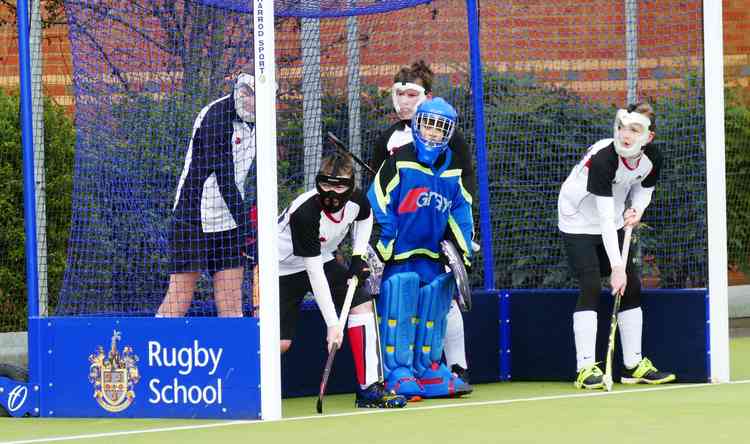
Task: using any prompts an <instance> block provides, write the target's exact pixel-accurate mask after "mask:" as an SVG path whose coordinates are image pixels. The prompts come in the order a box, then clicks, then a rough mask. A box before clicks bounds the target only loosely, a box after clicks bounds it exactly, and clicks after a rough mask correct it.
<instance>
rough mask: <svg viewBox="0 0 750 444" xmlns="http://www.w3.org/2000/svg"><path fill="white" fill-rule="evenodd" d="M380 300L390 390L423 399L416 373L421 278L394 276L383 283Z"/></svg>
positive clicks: (422, 391)
mask: <svg viewBox="0 0 750 444" xmlns="http://www.w3.org/2000/svg"><path fill="white" fill-rule="evenodd" d="M378 299H379V300H378V311H379V315H380V326H379V328H380V341H381V344H382V351H383V371H384V376H385V382H386V388H387V389H388V390H393V391H395V392H396V393H397V394H400V395H404V396H406V397H414V396H423V394H424V390H423V388H422V386H421V384H420V383H419V382H418V381H417V379H416V378H415V377H414V372H413V370H412V365H413V360H414V338H415V335H416V314H417V303H418V300H419V275H418V274H416V273H396V274H394V275H392V276H390V277H389V278H388V279H386V280H385V281H383V284H382V286H381V288H380V296H379V297H378Z"/></svg>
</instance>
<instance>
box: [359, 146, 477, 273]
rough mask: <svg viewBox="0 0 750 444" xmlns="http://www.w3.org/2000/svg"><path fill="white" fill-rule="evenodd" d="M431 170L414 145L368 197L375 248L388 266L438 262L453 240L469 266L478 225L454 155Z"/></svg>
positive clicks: (394, 159)
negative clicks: (444, 244)
mask: <svg viewBox="0 0 750 444" xmlns="http://www.w3.org/2000/svg"><path fill="white" fill-rule="evenodd" d="M435 165H440V166H439V167H434V166H433V167H430V166H427V165H425V164H423V163H420V162H419V161H418V160H417V154H416V148H415V147H414V144H411V143H410V144H408V145H406V146H404V147H403V148H401V149H399V150H398V152H396V154H394V155H393V156H391V157H390V158H388V159H387V160H386V161H385V163H383V165H382V167H381V168H380V170H379V171H378V173H377V175H376V176H375V180H374V181H373V183H372V185H371V186H370V189H369V191H368V192H367V198H368V199H369V200H370V206H371V207H372V210H373V214H374V216H375V226H374V228H373V235H372V237H371V243H372V245H373V247H374V248H375V250H376V251H377V252H378V254H379V255H380V256H381V258H382V259H383V260H384V261H403V260H406V259H410V258H414V257H427V258H430V259H438V258H439V257H440V252H441V248H440V241H442V240H443V239H446V238H449V239H452V240H454V241H455V244H456V246H457V247H458V248H459V249H460V250H461V251H462V252H463V255H464V261H465V262H466V264H467V265H468V264H469V257H470V256H471V248H470V247H471V239H472V235H473V233H474V225H473V221H472V216H471V195H470V194H469V192H468V191H467V190H466V188H464V186H463V183H462V182H461V173H462V169H461V166H460V163H459V161H458V160H457V159H456V157H455V156H454V155H453V152H452V151H451V150H450V149H447V150H446V151H445V153H444V154H443V155H441V156H440V157H439V158H438V160H437V162H435Z"/></svg>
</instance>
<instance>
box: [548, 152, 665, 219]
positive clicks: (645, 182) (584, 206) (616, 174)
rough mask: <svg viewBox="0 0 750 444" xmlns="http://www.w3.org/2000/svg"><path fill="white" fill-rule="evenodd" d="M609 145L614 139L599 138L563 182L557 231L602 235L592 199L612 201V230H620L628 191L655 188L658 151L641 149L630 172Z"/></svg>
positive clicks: (659, 154)
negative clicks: (605, 198)
mask: <svg viewBox="0 0 750 444" xmlns="http://www.w3.org/2000/svg"><path fill="white" fill-rule="evenodd" d="M613 142H614V139H603V140H600V141H598V142H596V143H595V144H593V145H592V146H591V147H589V149H588V150H587V152H586V155H585V156H584V157H583V159H582V160H581V161H580V162H579V163H578V164H577V165H576V166H575V168H573V171H571V173H570V175H569V176H568V178H567V179H565V182H564V183H563V185H562V189H561V190H560V196H559V198H558V201H557V212H558V227H559V228H560V231H562V232H564V233H570V234H602V230H601V223H600V220H599V212H598V210H597V206H596V199H595V196H603V197H612V198H613V201H614V207H615V221H614V222H615V227H616V228H617V229H620V228H622V227H623V225H624V224H625V221H624V219H623V212H624V211H625V201H626V199H627V197H628V194H629V193H631V190H632V189H634V188H653V187H654V186H656V181H657V179H658V176H659V170H660V169H661V165H662V157H661V153H660V152H659V150H658V149H657V148H656V147H654V146H652V145H647V146H645V147H644V150H643V154H642V155H641V157H640V158H639V159H638V161H637V165H636V166H635V168H632V169H631V168H630V167H629V166H627V165H626V164H625V162H624V160H623V159H622V158H621V157H620V156H618V155H617V153H616V152H615V148H614V143H613ZM631 198H632V196H631ZM640 210H641V211H642V210H643V209H642V208H641V209H640Z"/></svg>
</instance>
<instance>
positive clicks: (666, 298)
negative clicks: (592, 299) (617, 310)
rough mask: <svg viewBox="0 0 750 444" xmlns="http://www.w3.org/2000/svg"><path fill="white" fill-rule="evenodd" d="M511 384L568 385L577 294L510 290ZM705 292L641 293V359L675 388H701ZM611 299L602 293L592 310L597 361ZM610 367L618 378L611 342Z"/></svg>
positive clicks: (618, 360) (572, 366)
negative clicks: (670, 377)
mask: <svg viewBox="0 0 750 444" xmlns="http://www.w3.org/2000/svg"><path fill="white" fill-rule="evenodd" d="M510 293H511V302H510V307H511V308H510V311H511V319H512V325H513V328H512V329H511V350H512V354H513V361H512V362H513V367H512V372H511V378H512V379H513V380H516V381H572V380H573V379H574V378H575V368H576V360H575V359H576V358H575V343H574V341H573V311H574V310H575V306H576V300H577V298H578V290H535V291H530V290H512V291H510ZM705 301H706V290H705V289H690V290H644V291H643V293H642V295H641V306H642V308H643V341H642V344H643V355H644V356H646V357H648V358H649V359H651V360H652V361H653V362H654V365H655V366H656V367H657V368H658V369H659V370H664V371H669V372H673V373H675V374H676V375H677V380H678V382H706V381H707V380H708V378H709V374H708V367H707V365H706V357H707V355H708V347H707V344H706V329H707V324H706V320H707V313H706V302H705ZM611 311H612V296H611V295H610V294H609V293H608V292H602V295H601V302H600V304H599V310H598V320H599V323H598V328H597V330H598V334H597V341H596V345H597V347H596V357H597V360H603V359H604V355H605V353H606V347H607V335H608V333H609V319H610V316H611ZM614 356H615V361H614V365H613V370H614V376H615V380H616V381H618V380H619V377H620V370H621V368H622V350H621V348H620V337H619V334H618V337H617V348H616V350H615V355H614Z"/></svg>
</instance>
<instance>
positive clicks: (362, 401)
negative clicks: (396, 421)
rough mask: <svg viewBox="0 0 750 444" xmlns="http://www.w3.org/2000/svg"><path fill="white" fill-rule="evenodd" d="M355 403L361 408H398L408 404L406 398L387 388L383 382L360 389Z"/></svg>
mask: <svg viewBox="0 0 750 444" xmlns="http://www.w3.org/2000/svg"><path fill="white" fill-rule="evenodd" d="M354 405H355V406H357V407H360V408H379V409H397V408H401V407H404V406H405V405H406V398H405V397H404V396H402V395H397V394H395V393H394V392H392V391H388V390H386V389H385V385H384V384H383V383H382V382H376V383H374V384H370V386H369V387H367V388H366V389H362V390H358V391H357V397H356V398H355V400H354Z"/></svg>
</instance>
